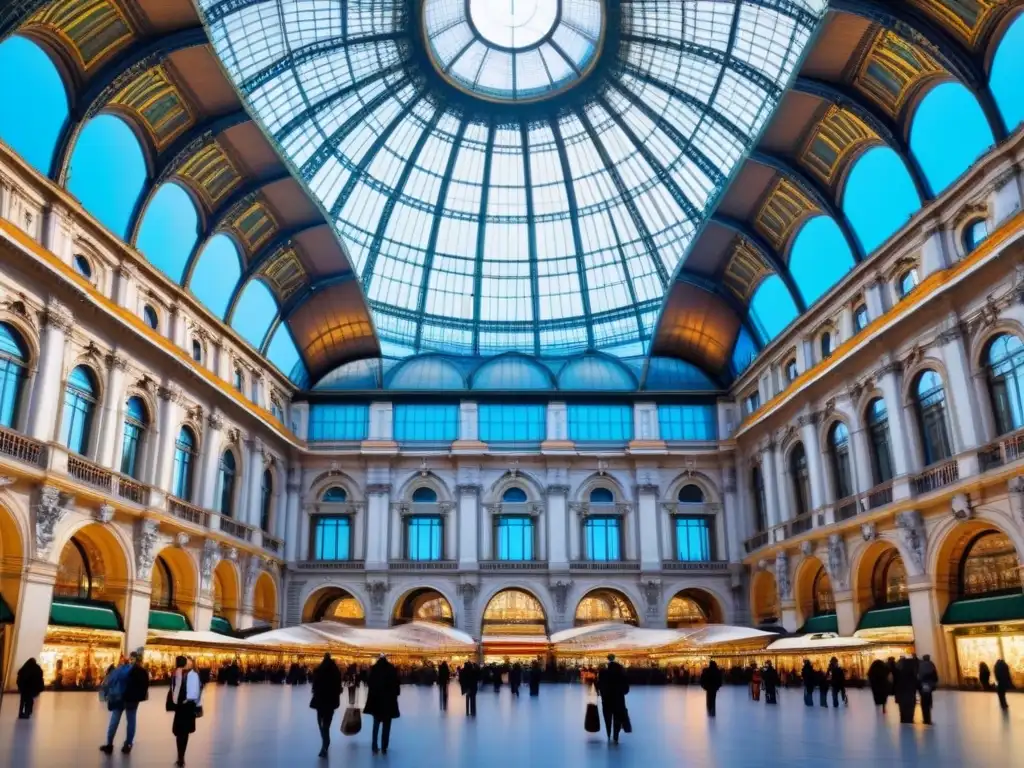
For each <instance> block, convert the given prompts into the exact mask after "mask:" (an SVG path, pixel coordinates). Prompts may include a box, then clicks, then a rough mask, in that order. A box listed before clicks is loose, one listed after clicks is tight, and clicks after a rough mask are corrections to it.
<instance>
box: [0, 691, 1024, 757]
mask: <svg viewBox="0 0 1024 768" xmlns="http://www.w3.org/2000/svg"><path fill="white" fill-rule="evenodd" d="M164 695H165V692H164V690H163V689H160V688H156V689H154V690H153V692H152V695H151V697H150V701H149V702H147V703H145V704H143V705H142V707H141V708H140V712H139V729H138V735H137V736H136V744H135V750H134V751H133V752H132V754H131V756H130V758H125V757H123V756H122V755H121V754H120V753H118V752H115V754H114V756H113V757H110V758H107V757H104V756H103V755H101V754H100V753H99V751H98V746H99V744H100V743H101V742H102V741H103V737H104V733H105V729H106V722H107V712H106V709H105V706H104V705H102V704H100V702H99V701H98V700H97V697H96V696H95V695H93V694H86V693H44V694H43V695H42V697H41V698H40V699H39V700H38V702H37V706H36V715H35V717H34V718H33V719H32V720H31V721H29V722H23V721H18V720H17V718H16V716H17V697H16V696H11V695H10V694H8V695H5V696H4V698H3V706H2V709H0V765H3V766H7V765H10V766H18V767H19V768H22V767H25V768H29V767H31V766H65V765H68V766H70V765H79V766H92V765H97V766H112V765H116V766H118V768H127V766H128V765H129V762H128V761H129V760H130V765H131V766H132V768H146V767H147V766H168V765H170V764H171V763H172V762H173V760H174V741H173V736H172V735H171V730H170V729H171V716H170V715H169V714H168V713H166V712H164V706H163V701H164ZM309 696H310V691H309V688H308V687H299V688H282V687H278V686H269V685H260V686H248V687H242V688H239V689H235V690H229V689H224V688H217V687H210V688H209V689H208V692H207V697H206V716H205V717H204V718H203V719H202V720H200V721H199V723H198V731H197V733H196V734H195V735H194V736H193V740H192V742H191V744H190V746H189V755H188V757H189V760H188V764H189V765H191V766H212V765H217V766H224V767H225V768H231V767H233V766H244V767H245V768H260V767H261V766H272V765H289V766H304V765H308V766H317V765H325V764H326V765H334V766H346V768H348V767H349V766H371V765H381V764H383V762H387V764H388V765H390V766H392V768H395V767H396V766H397V767H401V766H409V767H410V768H412V767H413V766H416V768H420V766H446V768H448V767H453V766H457V767H459V768H461V767H462V766H465V768H470V767H472V768H478V766H481V765H485V764H486V765H487V766H488V768H491V767H493V768H504V766H527V765H528V766H531V768H533V767H534V766H559V767H560V768H561V767H562V766H566V765H583V764H584V763H583V762H582V761H586V765H587V766H588V768H589V767H590V766H593V767H594V768H617V767H618V766H642V767H643V768H655V766H668V765H691V766H701V767H702V768H703V767H704V766H742V767H743V768H753V767H755V766H779V765H785V766H789V767H794V766H811V765H814V766H820V765H821V764H822V761H823V760H828V761H829V765H849V766H859V767H861V766H867V765H870V766H871V768H881V767H882V766H898V765H915V764H919V765H929V766H958V767H959V766H963V765H968V764H969V765H971V766H972V767H973V766H978V767H981V766H985V767H987V766H993V767H995V766H1000V767H1001V766H1010V765H1014V764H1016V765H1019V764H1020V763H1019V762H1017V761H1019V759H1020V758H1019V756H1020V755H1021V754H1024V696H1016V697H1013V698H1011V710H1010V713H1009V715H1007V716H1005V717H1004V715H1003V714H1002V713H1000V712H999V708H998V705H997V702H996V698H995V695H985V694H980V693H954V692H945V691H940V692H939V693H938V694H937V695H936V708H935V713H934V717H935V721H936V725H935V726H934V727H933V728H926V727H925V726H923V725H920V724H918V725H915V726H913V727H903V726H900V725H899V722H898V718H897V715H896V710H895V707H891V708H890V712H889V713H888V715H886V716H884V717H883V716H882V715H880V714H879V713H878V712H877V711H876V710H875V708H874V707H873V706H872V704H871V699H870V695H868V694H865V693H863V692H860V691H854V692H851V694H850V705H849V707H843V708H841V709H839V710H833V709H828V710H823V709H821V708H819V707H817V706H815V707H814V708H812V709H807V708H805V707H804V706H803V701H802V698H801V694H800V692H798V691H796V690H793V691H785V692H783V693H782V694H781V695H780V703H779V705H778V706H777V707H773V708H769V707H767V706H766V705H765V704H764V702H763V701H762V702H761V703H759V704H755V703H753V702H751V701H749V699H748V698H747V695H746V690H745V689H738V688H726V689H723V691H722V693H721V694H720V696H719V703H718V718H717V719H716V720H713V721H709V720H708V718H707V717H706V716H705V714H704V698H703V693H702V692H701V691H700V690H698V689H696V688H689V689H682V688H637V689H634V691H633V692H632V693H631V694H630V696H629V699H628V704H629V708H630V715H631V719H632V721H633V725H634V732H633V734H632V735H627V736H623V739H622V743H621V744H620V745H619V746H618V747H617V748H615V747H609V746H608V745H607V744H606V743H605V739H604V734H603V733H602V734H600V735H590V734H587V733H585V732H584V731H583V710H584V707H585V705H586V702H587V700H588V698H589V696H590V694H589V693H588V691H587V690H585V689H584V688H582V687H581V686H545V687H543V688H542V689H541V696H540V698H539V699H530V698H529V697H527V696H525V695H524V696H522V697H521V698H519V699H513V698H512V696H511V694H510V693H509V690H508V688H507V687H506V688H503V689H502V691H501V693H500V694H497V695H496V694H494V693H493V692H491V691H489V690H488V691H482V692H481V693H480V695H479V699H478V717H477V718H476V719H475V720H467V719H466V718H465V717H464V716H463V711H464V710H463V709H462V707H463V701H462V699H461V698H460V697H459V696H458V687H457V686H453V687H452V690H451V709H450V710H449V712H448V714H447V715H445V714H442V713H440V712H439V711H438V708H437V691H436V689H433V690H428V689H418V688H403V691H402V697H401V700H400V704H401V709H402V717H401V719H400V720H398V721H397V722H396V723H395V725H394V728H393V730H392V737H391V749H390V750H389V752H388V755H387V756H386V757H383V756H379V757H374V756H373V755H372V754H371V752H370V734H369V730H370V728H369V721H368V720H367V721H364V726H363V731H362V733H360V734H359V735H358V736H355V737H351V738H350V737H345V736H342V735H341V734H340V733H339V732H338V731H337V728H338V726H339V725H340V722H339V721H340V713H339V716H338V717H337V718H336V719H335V732H334V734H333V735H332V746H331V755H330V758H329V760H328V761H326V762H325V761H320V760H318V759H317V757H316V754H317V752H318V750H319V748H320V745H319V741H318V736H317V731H316V722H315V716H314V713H313V712H312V711H311V710H310V709H309V706H308V705H309ZM918 717H919V718H920V712H919V713H918ZM121 728H122V731H121V733H120V734H119V737H120V738H121V739H123V736H124V731H123V729H124V724H122V726H121ZM120 743H121V742H120V740H119V741H118V742H117V744H118V746H120ZM1013 755H1016V756H1017V758H1016V761H1015V759H1014V758H1013Z"/></svg>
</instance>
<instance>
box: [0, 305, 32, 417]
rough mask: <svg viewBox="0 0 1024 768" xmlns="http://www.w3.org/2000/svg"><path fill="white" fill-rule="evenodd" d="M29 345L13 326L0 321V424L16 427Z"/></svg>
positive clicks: (26, 368)
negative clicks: (15, 422)
mask: <svg viewBox="0 0 1024 768" xmlns="http://www.w3.org/2000/svg"><path fill="white" fill-rule="evenodd" d="M28 359H29V357H28V347H27V346H26V345H25V341H24V339H22V337H21V334H20V333H18V332H17V331H16V330H15V329H14V328H13V326H10V325H8V324H7V323H0V426H3V427H14V421H15V419H17V417H18V405H19V404H20V403H21V392H22V389H23V388H24V386H25V375H26V371H27V370H28Z"/></svg>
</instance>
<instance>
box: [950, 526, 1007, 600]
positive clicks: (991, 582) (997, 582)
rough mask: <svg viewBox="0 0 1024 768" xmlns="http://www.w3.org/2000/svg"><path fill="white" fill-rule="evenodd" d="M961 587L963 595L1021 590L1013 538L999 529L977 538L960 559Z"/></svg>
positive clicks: (971, 595) (973, 595)
mask: <svg viewBox="0 0 1024 768" xmlns="http://www.w3.org/2000/svg"><path fill="white" fill-rule="evenodd" d="M959 586H960V596H961V597H977V596H979V595H990V594H1001V593H1006V594H1009V593H1016V592H1020V590H1021V573H1020V563H1019V561H1018V558H1017V550H1016V548H1015V547H1014V546H1013V541H1011V540H1010V538H1009V537H1008V536H1007V535H1006V534H1005V533H1001V532H999V531H987V532H986V533H983V534H981V535H980V536H978V537H976V538H975V539H974V540H973V541H972V542H971V543H970V544H969V545H968V546H967V549H966V551H965V552H964V556H963V558H962V559H961V561H960V584H959Z"/></svg>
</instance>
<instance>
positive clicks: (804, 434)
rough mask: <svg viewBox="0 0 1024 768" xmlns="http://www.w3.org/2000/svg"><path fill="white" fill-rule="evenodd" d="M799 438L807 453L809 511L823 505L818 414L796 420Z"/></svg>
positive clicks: (823, 480)
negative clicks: (809, 483)
mask: <svg viewBox="0 0 1024 768" xmlns="http://www.w3.org/2000/svg"><path fill="white" fill-rule="evenodd" d="M797 423H798V424H799V425H800V437H801V439H802V440H803V442H804V450H805V451H806V452H807V468H808V470H809V471H810V475H811V509H818V508H819V507H822V506H824V504H825V479H824V476H823V469H824V468H823V467H822V456H821V443H820V441H819V440H818V414H817V413H807V414H804V415H803V416H800V417H799V418H798V419H797Z"/></svg>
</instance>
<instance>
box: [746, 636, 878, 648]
mask: <svg viewBox="0 0 1024 768" xmlns="http://www.w3.org/2000/svg"><path fill="white" fill-rule="evenodd" d="M871 645H873V643H871V642H869V641H867V640H863V639H861V638H859V637H840V636H839V635H836V634H833V633H832V632H819V633H816V634H813V635H801V636H799V637H784V638H782V639H781V640H776V641H775V642H774V643H772V644H771V645H769V646H768V648H767V649H766V650H768V651H770V652H773V653H774V652H786V653H794V652H797V651H806V652H808V653H815V652H819V651H823V650H826V649H829V648H842V649H845V650H861V649H864V648H868V647H870V646H871Z"/></svg>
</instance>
